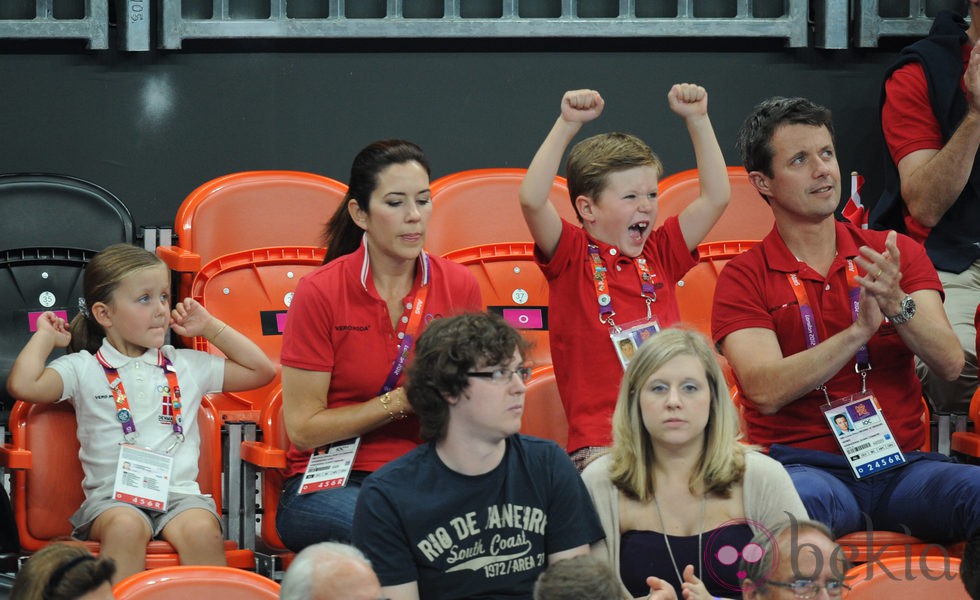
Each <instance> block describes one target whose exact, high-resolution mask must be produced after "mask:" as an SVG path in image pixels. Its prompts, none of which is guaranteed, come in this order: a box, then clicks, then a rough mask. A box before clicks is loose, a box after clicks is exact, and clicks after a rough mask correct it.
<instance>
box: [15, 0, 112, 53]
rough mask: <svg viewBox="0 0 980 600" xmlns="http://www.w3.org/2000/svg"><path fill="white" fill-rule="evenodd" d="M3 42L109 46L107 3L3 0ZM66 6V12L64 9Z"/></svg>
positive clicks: (88, 0)
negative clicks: (51, 41) (77, 41)
mask: <svg viewBox="0 0 980 600" xmlns="http://www.w3.org/2000/svg"><path fill="white" fill-rule="evenodd" d="M3 4H4V6H3V7H2V12H0V39H2V38H10V39H80V40H85V42H86V45H87V46H88V47H89V48H91V49H93V50H105V49H106V48H108V47H109V5H108V2H107V0H77V3H76V4H71V3H67V4H66V3H60V4H59V5H58V7H57V10H56V7H55V0H34V2H33V4H34V6H33V7H31V6H30V4H31V2H29V1H28V2H24V1H21V2H16V1H14V0H3ZM65 6H67V9H66V8H64V7H65Z"/></svg>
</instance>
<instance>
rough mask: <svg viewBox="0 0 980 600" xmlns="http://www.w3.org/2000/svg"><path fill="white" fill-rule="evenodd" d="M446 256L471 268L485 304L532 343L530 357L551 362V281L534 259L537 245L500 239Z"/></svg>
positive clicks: (532, 359) (535, 362) (537, 362)
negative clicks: (549, 319)
mask: <svg viewBox="0 0 980 600" xmlns="http://www.w3.org/2000/svg"><path fill="white" fill-rule="evenodd" d="M446 258H448V259H450V260H452V261H455V262H457V263H459V264H461V265H464V266H466V267H468V268H469V270H470V272H471V273H472V274H473V276H474V277H476V281H477V283H478V284H479V285H480V293H481V295H482V296H483V308H484V309H485V310H487V311H489V312H494V313H497V314H499V315H501V316H503V317H504V319H506V320H507V322H508V323H510V324H511V325H513V326H514V327H515V328H517V329H518V330H520V331H521V333H522V334H523V335H524V337H525V338H526V339H527V340H528V341H529V342H530V343H531V348H530V350H529V353H528V356H527V359H528V360H529V361H530V362H531V363H532V364H550V363H551V350H550V349H549V348H550V342H549V340H548V281H547V280H546V279H545V277H544V274H543V273H542V272H541V269H540V268H538V265H537V264H535V262H534V245H533V244H532V243H531V242H524V243H496V244H486V245H483V246H475V247H472V248H463V249H461V250H454V251H453V252H450V253H449V254H447V255H446Z"/></svg>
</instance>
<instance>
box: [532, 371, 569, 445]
mask: <svg viewBox="0 0 980 600" xmlns="http://www.w3.org/2000/svg"><path fill="white" fill-rule="evenodd" d="M521 433H523V434H526V435H533V436H535V437H540V438H546V439H549V440H554V441H555V442H556V443H557V444H558V445H559V446H561V447H562V448H567V446H568V420H567V419H566V418H565V408H564V407H563V406H562V403H561V397H560V396H559V395H558V382H557V381H555V369H554V367H553V366H551V365H544V366H542V367H538V368H536V369H534V370H533V371H532V372H531V379H530V381H528V382H527V391H526V392H525V394H524V417H523V420H522V422H521Z"/></svg>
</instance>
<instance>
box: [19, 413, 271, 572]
mask: <svg viewBox="0 0 980 600" xmlns="http://www.w3.org/2000/svg"><path fill="white" fill-rule="evenodd" d="M198 426H199V428H200V431H201V456H200V460H199V463H198V468H199V473H198V478H197V481H198V484H199V485H200V487H201V493H203V494H210V495H211V496H212V497H213V498H214V502H215V504H216V505H217V506H218V507H219V509H220V507H221V499H222V494H221V492H222V490H221V423H220V421H219V419H218V415H217V411H215V409H214V407H213V406H212V405H211V403H210V402H209V401H208V400H207V399H204V400H203V401H202V403H201V408H200V410H199V412H198ZM10 429H11V442H10V443H9V444H5V445H4V446H2V447H0V466H3V467H4V468H6V469H9V470H11V471H12V478H13V481H12V483H11V490H12V494H11V495H12V500H13V506H14V518H15V520H16V522H17V530H18V534H19V536H20V545H21V548H22V549H23V550H24V551H26V552H28V553H31V552H36V551H37V550H40V549H41V548H43V547H44V546H45V545H47V544H48V543H49V542H51V541H54V540H59V539H63V538H65V537H67V536H70V535H71V531H72V526H71V523H70V522H69V518H70V517H71V515H72V514H74V512H75V511H76V510H77V509H78V507H79V506H81V504H82V501H83V500H84V494H83V492H82V465H81V463H80V462H79V460H78V448H79V444H78V439H77V438H76V437H75V431H76V429H77V426H76V423H75V411H74V409H73V408H72V406H71V405H70V404H68V403H67V402H58V403H54V404H29V403H27V402H20V401H18V402H16V403H15V404H14V407H13V410H12V411H11V414H10ZM85 545H86V546H87V547H88V549H89V550H90V551H91V552H92V553H93V554H98V553H99V543H98V542H94V541H87V542H85ZM146 553H147V556H146V566H147V568H156V567H162V566H167V565H176V564H178V556H177V552H176V551H175V550H174V548H173V546H171V545H170V544H169V543H167V542H165V541H162V540H153V541H151V542H150V543H149V545H148V546H147V549H146ZM225 557H226V558H227V560H228V564H229V566H232V567H236V568H244V569H254V568H255V556H254V553H253V552H252V551H251V550H248V549H243V548H239V547H238V545H237V544H236V543H235V542H232V541H230V540H228V541H225Z"/></svg>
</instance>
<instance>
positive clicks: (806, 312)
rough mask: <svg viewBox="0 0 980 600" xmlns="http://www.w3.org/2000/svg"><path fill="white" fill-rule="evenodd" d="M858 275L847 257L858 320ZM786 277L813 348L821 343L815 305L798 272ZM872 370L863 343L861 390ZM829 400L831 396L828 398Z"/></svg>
mask: <svg viewBox="0 0 980 600" xmlns="http://www.w3.org/2000/svg"><path fill="white" fill-rule="evenodd" d="M855 277H857V266H856V265H855V264H854V261H853V260H851V259H850V258H848V259H847V290H848V299H849V301H850V304H851V319H852V320H853V321H855V322H856V321H857V318H858V306H859V304H860V299H861V288H860V286H859V285H858V283H857V281H856V280H855ZM786 279H788V280H789V284H790V286H791V287H792V288H793V294H795V295H796V301H797V304H799V307H800V318H801V319H802V320H803V336H804V338H805V340H806V347H807V349H809V348H813V347H814V346H816V345H817V344H819V343H820V334H819V333H818V332H817V319H816V316H815V315H814V314H813V307H812V306H811V304H810V298H809V296H808V295H807V293H806V287H805V286H804V285H803V282H802V281H800V278H799V274H798V273H787V274H786ZM870 370H871V355H870V353H869V352H868V345H867V344H861V347H860V348H858V350H857V352H856V353H855V355H854V372H855V373H857V374H859V375H860V376H861V392H862V393H863V392H865V391H867V375H868V371H870ZM818 389H820V390H823V393H824V395H825V396H826V394H827V387H826V386H825V385H821V386H820V387H819V388H818ZM827 400H828V402H829V400H830V398H829V397H828V398H827Z"/></svg>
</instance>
